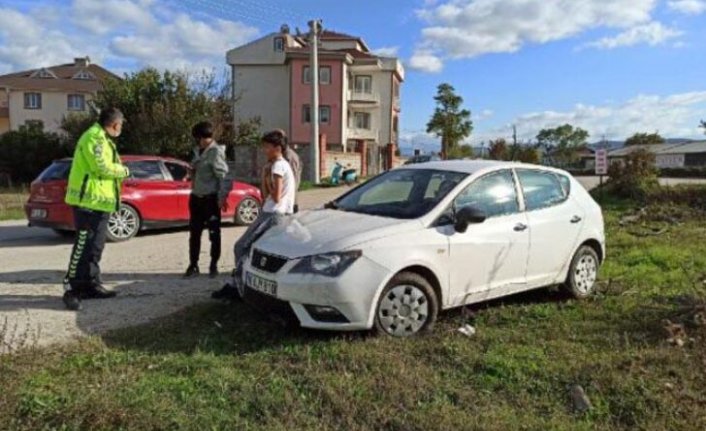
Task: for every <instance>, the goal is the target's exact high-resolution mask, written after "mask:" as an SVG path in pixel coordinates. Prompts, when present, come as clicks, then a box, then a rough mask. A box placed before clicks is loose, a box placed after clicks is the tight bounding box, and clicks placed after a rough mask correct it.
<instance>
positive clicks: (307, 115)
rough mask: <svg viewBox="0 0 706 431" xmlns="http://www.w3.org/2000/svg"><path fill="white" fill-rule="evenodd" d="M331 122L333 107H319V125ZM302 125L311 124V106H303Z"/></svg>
mask: <svg viewBox="0 0 706 431" xmlns="http://www.w3.org/2000/svg"><path fill="white" fill-rule="evenodd" d="M330 122H331V107H330V106H328V105H322V106H319V123H330ZM302 123H311V105H304V106H302Z"/></svg>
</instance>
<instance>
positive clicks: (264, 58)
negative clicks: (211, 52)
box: [227, 26, 404, 174]
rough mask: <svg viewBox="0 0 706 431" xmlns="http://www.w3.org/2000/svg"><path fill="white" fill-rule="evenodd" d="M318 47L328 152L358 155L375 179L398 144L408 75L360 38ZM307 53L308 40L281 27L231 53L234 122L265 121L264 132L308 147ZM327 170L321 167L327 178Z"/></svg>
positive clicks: (328, 38) (325, 36) (337, 38)
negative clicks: (277, 130)
mask: <svg viewBox="0 0 706 431" xmlns="http://www.w3.org/2000/svg"><path fill="white" fill-rule="evenodd" d="M297 33H298V32H297ZM320 41H321V44H320V47H319V72H318V73H319V84H320V90H319V91H320V93H319V94H320V106H319V116H320V128H319V130H320V133H321V135H322V136H325V139H324V141H325V144H324V147H325V148H324V150H327V151H333V152H338V153H342V154H347V153H356V152H358V153H361V170H362V171H367V173H368V174H374V173H377V172H378V171H379V170H380V169H381V167H382V165H383V163H382V161H381V160H380V159H381V158H382V157H384V154H386V153H385V151H384V150H385V147H386V146H387V144H395V145H397V143H398V133H399V116H400V86H401V84H402V82H403V81H404V68H403V66H402V64H401V62H400V61H399V60H398V59H397V58H392V57H382V56H379V55H375V54H373V53H372V52H371V51H370V49H369V48H368V46H367V44H366V43H365V42H364V41H363V39H361V38H360V37H357V36H351V35H347V34H342V33H336V32H333V31H323V32H322V34H321V36H320ZM310 49H311V48H310V46H309V42H308V40H307V38H306V36H305V35H303V34H291V33H290V32H289V28H288V27H287V26H282V28H281V29H280V31H279V32H276V33H271V34H269V35H267V36H265V37H263V38H260V39H258V40H255V41H253V42H251V43H249V44H246V45H244V46H240V47H237V48H235V49H232V50H230V51H228V53H227V62H228V64H229V65H231V67H232V79H233V87H234V90H233V91H234V96H235V98H236V100H237V101H236V103H235V117H236V122H237V121H238V120H248V119H250V118H253V117H260V118H261V120H262V128H263V129H264V130H269V129H274V128H281V129H284V130H285V131H287V133H288V134H289V137H290V143H292V144H294V145H295V146H299V147H300V148H301V147H303V146H305V145H308V144H309V142H310V136H311V112H310V105H311V73H312V71H311V68H310V65H309V53H310ZM304 153H306V152H304ZM323 163H325V162H323ZM329 168H330V167H323V168H322V173H324V174H325V173H326V172H327V171H328V170H329Z"/></svg>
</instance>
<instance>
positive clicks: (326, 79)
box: [319, 66, 331, 85]
mask: <svg viewBox="0 0 706 431" xmlns="http://www.w3.org/2000/svg"><path fill="white" fill-rule="evenodd" d="M330 83H331V68H330V67H329V66H323V67H321V68H319V84H322V85H328V84H330Z"/></svg>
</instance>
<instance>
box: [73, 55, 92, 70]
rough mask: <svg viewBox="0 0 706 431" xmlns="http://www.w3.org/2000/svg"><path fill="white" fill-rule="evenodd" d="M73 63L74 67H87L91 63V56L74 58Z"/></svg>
mask: <svg viewBox="0 0 706 431" xmlns="http://www.w3.org/2000/svg"><path fill="white" fill-rule="evenodd" d="M74 65H75V66H76V67H88V66H90V65H91V58H90V57H88V56H86V57H77V58H74Z"/></svg>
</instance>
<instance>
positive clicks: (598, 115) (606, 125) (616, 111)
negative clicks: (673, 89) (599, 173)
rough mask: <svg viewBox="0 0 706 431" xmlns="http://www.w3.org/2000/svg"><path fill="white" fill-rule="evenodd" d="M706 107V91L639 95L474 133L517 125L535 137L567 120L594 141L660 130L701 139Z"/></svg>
mask: <svg viewBox="0 0 706 431" xmlns="http://www.w3.org/2000/svg"><path fill="white" fill-rule="evenodd" d="M704 109H706V91H694V92H688V93H678V94H673V95H669V96H657V95H639V96H636V97H634V98H632V99H629V100H627V101H625V102H623V103H619V104H615V103H611V104H606V105H586V104H577V105H576V106H574V108H573V109H571V110H569V111H540V112H531V113H527V114H523V115H520V116H518V117H517V118H515V119H514V120H513V121H512V122H510V123H508V124H506V125H504V126H503V127H499V128H494V129H489V130H483V131H479V132H478V133H477V134H475V135H474V136H473V141H474V142H476V143H477V142H481V141H487V140H488V139H494V138H497V137H505V138H509V136H510V134H511V133H512V124H515V125H516V126H517V132H518V136H519V137H520V138H522V139H524V140H534V137H535V136H536V135H537V132H539V130H541V129H543V128H547V127H556V126H559V125H562V124H565V123H569V124H572V125H574V126H578V127H582V128H584V129H586V130H588V131H589V133H590V134H591V138H590V140H592V141H596V140H599V139H601V137H602V136H603V135H605V136H606V138H607V139H625V138H627V137H628V136H630V135H632V134H634V133H636V132H653V131H659V133H660V134H661V135H662V136H665V137H673V138H698V137H703V131H702V130H700V129H699V128H698V124H699V120H700V117H699V113H701V112H703V111H704Z"/></svg>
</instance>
